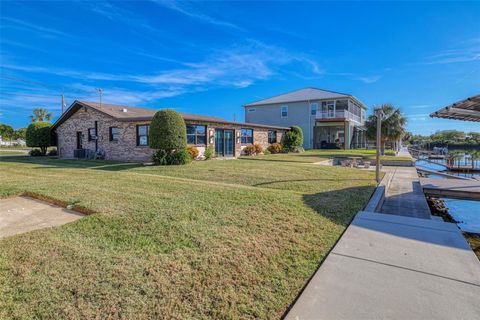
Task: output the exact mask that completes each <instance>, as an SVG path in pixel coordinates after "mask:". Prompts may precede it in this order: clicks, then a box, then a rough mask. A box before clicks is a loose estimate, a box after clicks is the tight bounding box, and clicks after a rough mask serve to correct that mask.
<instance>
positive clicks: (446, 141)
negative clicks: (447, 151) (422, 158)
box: [406, 130, 480, 146]
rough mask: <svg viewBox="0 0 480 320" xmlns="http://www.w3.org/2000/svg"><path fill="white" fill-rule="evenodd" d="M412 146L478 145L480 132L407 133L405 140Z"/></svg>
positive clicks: (479, 143)
mask: <svg viewBox="0 0 480 320" xmlns="http://www.w3.org/2000/svg"><path fill="white" fill-rule="evenodd" d="M406 140H407V141H408V142H409V143H410V144H413V145H427V144H430V145H437V146H447V145H450V146H454V145H471V146H478V145H480V132H464V131H461V130H441V131H437V132H435V133H433V134H431V135H428V136H424V135H415V134H411V133H409V134H408V135H407V139H406Z"/></svg>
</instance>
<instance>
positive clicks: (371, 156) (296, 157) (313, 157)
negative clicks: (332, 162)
mask: <svg viewBox="0 0 480 320" xmlns="http://www.w3.org/2000/svg"><path fill="white" fill-rule="evenodd" d="M375 155H376V150H373V149H350V150H343V149H331V150H330V149H322V150H306V151H305V152H303V153H297V154H295V153H288V154H269V155H261V156H256V157H245V159H252V160H268V161H279V162H304V163H315V162H319V161H323V160H327V159H331V158H348V157H362V158H363V159H365V160H375ZM381 159H382V160H411V158H407V157H398V156H395V153H394V152H393V151H390V150H386V151H385V155H384V156H382V157H381Z"/></svg>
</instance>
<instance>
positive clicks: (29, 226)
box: [0, 197, 84, 238]
mask: <svg viewBox="0 0 480 320" xmlns="http://www.w3.org/2000/svg"><path fill="white" fill-rule="evenodd" d="M82 217H84V215H83V214H80V213H77V212H75V211H72V210H67V209H64V208H61V207H58V206H54V205H51V204H49V203H46V202H43V201H39V200H36V199H32V198H29V197H15V198H7V199H0V238H3V237H9V236H13V235H15V234H19V233H25V232H28V231H32V230H36V229H43V228H47V227H52V226H58V225H62V224H65V223H68V222H72V221H75V220H77V219H80V218H82Z"/></svg>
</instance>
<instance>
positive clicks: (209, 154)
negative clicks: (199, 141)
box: [203, 146, 215, 160]
mask: <svg viewBox="0 0 480 320" xmlns="http://www.w3.org/2000/svg"><path fill="white" fill-rule="evenodd" d="M203 156H204V157H205V159H207V160H209V159H212V158H213V157H214V156H215V150H213V147H212V146H208V147H206V148H205V152H204V153H203Z"/></svg>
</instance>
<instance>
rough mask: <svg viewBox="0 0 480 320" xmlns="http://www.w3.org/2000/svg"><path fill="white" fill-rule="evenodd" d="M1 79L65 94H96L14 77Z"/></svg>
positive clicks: (0, 76) (1, 76)
mask: <svg viewBox="0 0 480 320" xmlns="http://www.w3.org/2000/svg"><path fill="white" fill-rule="evenodd" d="M0 78H3V79H6V80H10V81H16V82H22V83H26V84H32V85H36V86H42V87H46V88H54V89H57V90H59V92H63V91H70V92H81V93H84V92H94V90H93V89H92V90H91V91H90V90H86V89H83V90H82V89H70V88H69V89H68V90H64V88H65V87H61V86H57V85H51V84H47V83H43V82H39V81H32V80H25V79H20V78H17V77H12V76H4V75H0Z"/></svg>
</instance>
